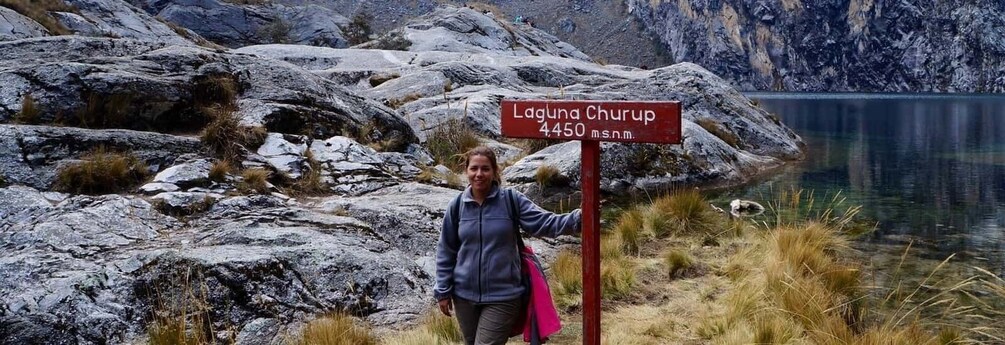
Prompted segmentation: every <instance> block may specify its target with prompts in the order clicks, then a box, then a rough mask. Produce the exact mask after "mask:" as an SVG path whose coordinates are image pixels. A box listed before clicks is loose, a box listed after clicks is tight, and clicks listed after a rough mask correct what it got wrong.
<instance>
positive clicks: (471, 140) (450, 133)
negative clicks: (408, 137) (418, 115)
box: [426, 119, 480, 171]
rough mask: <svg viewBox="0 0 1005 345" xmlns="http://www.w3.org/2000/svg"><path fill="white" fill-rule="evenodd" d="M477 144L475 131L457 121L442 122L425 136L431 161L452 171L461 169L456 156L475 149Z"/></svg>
mask: <svg viewBox="0 0 1005 345" xmlns="http://www.w3.org/2000/svg"><path fill="white" fill-rule="evenodd" d="M479 143H480V141H479V140H478V136H477V135H476V134H475V131H473V130H471V128H469V127H468V126H467V125H465V124H464V122H462V121H461V120H458V119H450V120H447V121H444V122H443V123H441V124H440V125H439V126H437V127H436V128H434V129H433V130H432V131H431V132H430V133H429V135H428V136H426V147H427V148H429V153H430V154H432V156H433V159H434V160H436V162H437V163H439V164H443V165H445V166H447V167H450V168H452V169H454V171H459V170H460V169H461V168H463V167H461V166H460V164H458V163H459V162H458V161H457V159H456V158H457V157H458V155H459V154H461V153H464V152H467V151H468V150H470V149H473V148H475V147H476V146H478V144H479Z"/></svg>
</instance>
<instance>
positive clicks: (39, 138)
mask: <svg viewBox="0 0 1005 345" xmlns="http://www.w3.org/2000/svg"><path fill="white" fill-rule="evenodd" d="M99 147H104V148H108V149H111V150H118V151H123V152H130V153H132V154H133V155H134V156H136V157H137V158H139V159H140V160H142V161H144V162H146V163H147V165H148V166H149V167H150V168H151V169H153V170H154V171H159V170H160V169H164V168H166V167H168V166H170V165H171V164H172V163H173V162H174V160H175V158H177V157H178V156H180V155H183V154H186V153H196V152H199V151H200V149H201V145H200V144H199V141H198V140H196V139H193V138H186V137H178V136H173V135H167V134H159V133H149V132H136V131H129V130H91V129H82V128H70V127H48V126H21V125H0V148H2V149H0V174H2V175H3V176H4V177H5V179H6V180H7V182H8V183H11V184H20V185H26V186H32V187H35V188H39V189H48V188H50V187H51V185H52V183H53V181H54V180H55V177H56V171H57V170H58V168H59V167H62V166H65V165H66V164H68V163H71V162H75V161H77V160H78V159H79V158H80V156H82V155H83V154H85V153H87V152H90V151H93V150H95V149H97V148H99Z"/></svg>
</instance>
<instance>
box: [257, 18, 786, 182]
mask: <svg viewBox="0 0 1005 345" xmlns="http://www.w3.org/2000/svg"><path fill="white" fill-rule="evenodd" d="M453 11H454V12H450V8H448V9H445V10H442V11H438V12H435V13H439V14H440V15H442V16H444V17H445V19H444V21H446V20H447V19H454V18H457V17H458V16H460V17H465V16H477V15H478V14H477V13H470V12H471V10H469V9H453ZM431 20H433V21H436V20H434V19H431ZM485 20H489V19H485ZM451 27H454V26H451ZM475 31H476V32H477V30H475ZM406 32H407V31H406ZM408 35H412V34H408ZM408 35H406V36H408ZM413 47H422V46H421V45H416V46H413ZM416 49H418V48H416ZM472 49H473V50H478V49H488V48H486V47H485V46H478V48H472ZM495 49H499V50H501V51H502V53H501V54H493V53H481V54H473V53H456V52H443V51H408V52H403V51H386V50H383V51H381V50H378V51H367V50H355V49H348V50H345V49H343V50H334V49H325V48H313V47H291V46H275V45H270V46H252V47H245V48H241V49H239V50H238V52H241V53H249V54H255V55H258V56H262V57H268V58H274V59H282V60H284V61H287V62H290V63H293V64H298V65H300V66H302V67H304V68H308V69H311V70H313V71H314V72H315V73H317V74H319V75H325V76H328V77H329V78H331V79H333V80H336V81H338V82H340V83H342V84H343V85H346V86H347V87H349V88H352V89H356V90H359V92H361V93H363V94H365V95H368V96H370V97H372V98H375V99H380V100H383V102H384V103H385V104H389V105H395V106H396V107H397V111H398V112H399V113H400V114H401V115H402V116H403V117H404V118H406V119H407V121H408V122H409V124H410V125H411V126H412V128H413V130H414V131H415V132H416V133H418V135H419V137H420V140H423V141H425V140H427V137H428V135H429V134H430V133H431V132H432V131H433V130H435V129H436V128H437V127H438V126H440V125H442V124H443V123H445V121H447V120H449V119H455V120H461V121H463V123H465V124H466V125H467V126H468V127H470V128H472V129H474V130H475V131H476V132H478V133H479V134H480V135H482V136H485V137H488V138H492V139H502V136H501V133H500V127H499V123H500V120H499V110H500V109H499V104H500V101H501V100H502V99H503V98H511V99H533V98H537V99H540V98H549V97H550V98H567V99H638V100H662V101H680V102H681V104H682V105H683V113H684V127H683V136H684V138H685V139H684V144H683V145H682V146H672V147H666V148H663V147H657V146H646V145H626V144H610V145H608V146H605V147H606V149H605V157H606V158H604V159H605V163H606V164H605V165H604V166H605V175H604V178H605V180H604V181H603V182H602V185H603V186H604V187H603V190H605V191H607V192H611V193H621V192H625V191H632V190H641V189H653V188H658V187H661V186H666V185H670V184H681V183H685V184H695V185H724V184H735V183H741V182H743V181H746V180H748V179H749V178H751V177H752V176H756V175H758V174H760V173H762V172H763V171H765V170H767V169H769V168H771V167H776V166H779V165H781V164H782V163H783V162H784V161H786V160H795V159H800V158H801V157H802V155H803V153H802V145H803V144H802V142H801V140H800V139H799V137H798V136H797V135H795V134H794V133H792V132H791V131H790V130H788V129H786V128H785V127H784V126H781V124H780V123H779V122H778V120H777V118H773V117H772V116H770V115H769V114H767V113H766V112H764V111H763V110H760V109H759V108H757V107H756V106H754V105H753V104H752V103H751V102H750V101H749V100H748V99H747V98H745V97H743V95H741V94H740V93H738V92H737V91H735V90H734V89H732V88H731V87H730V86H729V85H728V83H727V82H725V81H724V80H722V79H720V78H718V77H716V76H715V75H713V74H711V73H709V72H708V71H706V70H704V69H702V68H701V67H699V66H697V65H694V64H679V65H675V66H671V67H666V68H662V69H657V70H651V71H646V70H640V69H636V68H630V67H624V66H603V65H598V64H595V63H592V62H587V61H581V60H576V59H568V58H561V57H555V56H519V55H517V54H512V52H511V51H509V50H508V48H504V47H495ZM457 50H461V51H464V49H457ZM376 79H380V80H386V81H382V82H381V83H374V82H373V80H376ZM375 84H376V85H375ZM569 145H572V144H568V145H566V147H570V146H569ZM562 152H567V154H562V155H548V154H546V153H542V155H547V156H550V157H555V156H564V158H555V159H558V160H562V161H565V160H568V164H563V165H562V166H563V167H565V168H564V169H562V172H563V175H564V176H565V177H566V179H564V180H565V181H567V182H568V184H566V185H564V186H559V187H560V188H559V190H563V188H564V191H561V192H557V194H559V195H561V194H567V193H568V192H569V191H570V189H576V188H577V187H578V174H579V170H578V162H579V161H578V156H579V154H578V151H565V150H562ZM534 157H536V156H531V157H528V158H527V159H524V160H522V161H520V162H517V163H516V164H515V165H514V166H513V167H512V168H511V169H510V170H507V171H506V174H505V176H504V177H505V178H506V180H507V181H509V182H511V183H514V184H518V185H524V187H523V188H524V189H525V190H527V191H529V189H528V188H530V185H531V184H532V182H533V181H534V178H533V176H534V174H535V173H536V170H537V168H538V167H539V166H541V165H553V164H556V163H555V162H549V161H547V160H541V161H539V160H537V159H536V158H534ZM573 157H575V159H573Z"/></svg>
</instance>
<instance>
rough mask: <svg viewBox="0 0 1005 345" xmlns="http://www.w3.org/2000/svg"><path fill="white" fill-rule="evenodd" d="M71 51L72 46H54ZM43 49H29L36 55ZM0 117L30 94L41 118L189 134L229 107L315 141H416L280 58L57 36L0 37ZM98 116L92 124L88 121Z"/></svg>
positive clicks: (249, 119)
mask: <svg viewBox="0 0 1005 345" xmlns="http://www.w3.org/2000/svg"><path fill="white" fill-rule="evenodd" d="M69 47H73V48H76V49H77V51H75V52H70V53H68V55H63V54H59V53H55V52H53V51H54V50H63V49H66V48H69ZM39 50H41V51H47V52H51V53H35V52H36V51H39ZM0 51H3V53H0V55H2V57H4V58H6V59H4V60H2V61H0V82H4V85H6V87H4V88H3V89H2V90H0V121H4V120H9V119H11V118H12V117H13V116H15V114H17V113H18V112H20V111H21V108H22V104H23V100H24V99H25V98H26V97H31V98H32V99H33V100H34V102H35V104H36V105H37V108H38V109H39V111H40V115H39V122H41V123H49V122H54V121H55V122H59V121H63V122H70V123H71V124H73V123H82V124H89V125H91V126H98V127H106V128H107V127H114V128H132V129H142V130H148V129H154V130H159V131H193V130H197V129H199V128H201V127H202V126H203V125H205V124H206V123H207V122H208V121H209V116H207V114H206V112H205V110H204V109H206V107H207V106H212V105H215V104H231V103H233V104H236V108H237V113H238V115H239V116H240V117H241V118H242V119H243V120H242V121H243V122H244V123H245V124H246V125H260V126H265V127H266V128H267V129H269V131H272V132H280V133H292V134H308V135H310V136H312V137H316V138H329V137H331V136H334V135H352V136H355V137H356V138H357V139H358V140H360V141H363V142H366V143H370V142H383V143H384V145H383V148H384V149H385V150H388V151H396V150H403V149H404V148H405V147H407V146H408V144H410V143H414V142H416V140H417V139H416V137H415V134H414V133H413V132H412V130H411V128H410V127H409V126H408V125H407V124H406V123H405V122H404V120H402V119H401V118H400V117H399V116H397V114H395V113H394V112H393V111H391V110H390V109H388V108H386V107H384V106H382V105H380V104H378V103H376V102H373V101H370V100H368V99H366V98H363V97H361V96H358V95H356V94H354V93H352V92H351V91H348V90H346V89H345V88H343V87H341V86H339V85H336V84H335V83H333V82H331V81H328V80H326V79H323V78H321V77H318V76H316V75H314V74H311V73H309V72H307V71H305V70H303V69H301V68H299V67H296V66H293V65H291V64H287V63H277V62H276V61H272V60H267V59H261V58H257V57H253V56H248V55H244V54H232V53H227V52H216V51H212V50H207V49H204V48H198V47H188V46H166V47H165V46H162V45H158V44H156V43H145V42H135V41H131V40H117V39H94V38H79V37H56V38H45V39H34V40H21V41H14V42H5V43H0ZM88 118H98V119H99V120H98V121H95V120H91V121H87V119H88Z"/></svg>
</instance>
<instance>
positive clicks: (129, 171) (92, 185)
mask: <svg viewBox="0 0 1005 345" xmlns="http://www.w3.org/2000/svg"><path fill="white" fill-rule="evenodd" d="M148 175H149V171H148V168H147V165H146V163H144V162H143V161H140V160H139V159H137V158H136V156H133V155H132V154H130V153H117V152H110V151H108V150H106V149H105V148H103V147H99V148H98V149H96V150H94V151H92V152H90V153H88V154H85V155H84V156H83V157H81V161H80V162H78V163H73V164H70V165H67V166H65V167H63V168H61V169H60V170H59V171H57V172H56V184H55V189H56V190H59V191H62V192H67V193H73V194H107V193H117V192H121V191H126V190H131V189H132V188H134V187H135V186H136V185H138V184H139V183H140V182H143V180H145V179H146V178H147V176H148Z"/></svg>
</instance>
